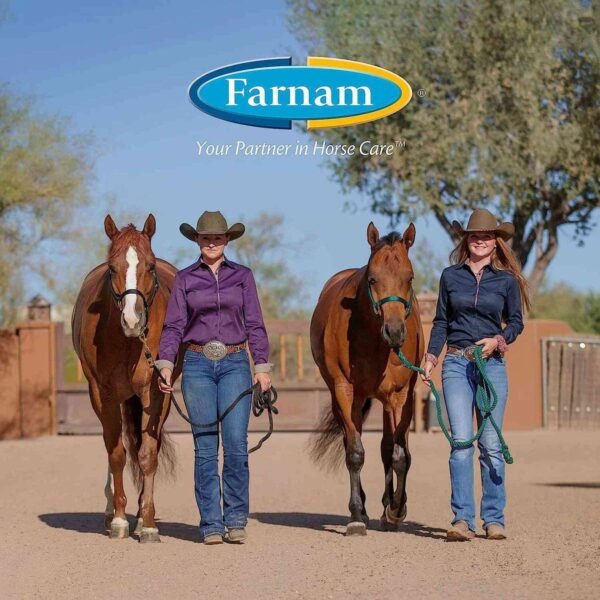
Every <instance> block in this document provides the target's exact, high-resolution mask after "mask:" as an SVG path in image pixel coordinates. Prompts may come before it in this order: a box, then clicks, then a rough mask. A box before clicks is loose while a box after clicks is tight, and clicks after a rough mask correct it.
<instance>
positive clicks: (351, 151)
mask: <svg viewBox="0 0 600 600" xmlns="http://www.w3.org/2000/svg"><path fill="white" fill-rule="evenodd" d="M196 146H197V151H198V156H355V155H362V156H392V154H394V153H395V152H399V151H402V150H404V149H405V148H406V140H396V141H394V142H390V143H384V144H377V143H374V142H373V141H372V140H365V141H364V142H361V143H360V144H327V143H326V142H321V141H315V142H312V143H305V142H301V141H300V140H297V141H296V142H295V143H293V144H267V143H266V142H265V143H262V144H249V143H246V142H244V141H243V140H237V141H236V142H234V143H232V144H211V143H209V142H207V141H204V142H201V141H196Z"/></svg>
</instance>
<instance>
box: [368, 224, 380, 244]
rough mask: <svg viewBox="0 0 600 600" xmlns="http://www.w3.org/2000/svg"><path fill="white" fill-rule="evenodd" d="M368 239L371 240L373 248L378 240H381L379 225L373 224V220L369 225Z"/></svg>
mask: <svg viewBox="0 0 600 600" xmlns="http://www.w3.org/2000/svg"><path fill="white" fill-rule="evenodd" d="M367 241H368V242H369V246H371V249H373V248H374V247H375V246H376V245H377V242H379V231H377V227H375V225H373V221H371V222H370V223H369V226H368V227H367Z"/></svg>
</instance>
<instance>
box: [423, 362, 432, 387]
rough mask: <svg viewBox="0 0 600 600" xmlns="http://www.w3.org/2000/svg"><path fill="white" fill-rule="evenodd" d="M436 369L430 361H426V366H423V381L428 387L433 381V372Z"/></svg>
mask: <svg viewBox="0 0 600 600" xmlns="http://www.w3.org/2000/svg"><path fill="white" fill-rule="evenodd" d="M434 367H435V365H434V364H433V363H432V362H431V361H430V360H426V361H425V364H424V365H423V371H425V372H424V373H421V379H422V380H423V381H424V382H425V383H426V384H427V385H429V381H430V379H431V371H433V369H434Z"/></svg>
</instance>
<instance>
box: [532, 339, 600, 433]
mask: <svg viewBox="0 0 600 600" xmlns="http://www.w3.org/2000/svg"><path fill="white" fill-rule="evenodd" d="M542 386H543V389H542V393H543V400H544V426H545V427H548V428H549V429H565V428H570V429H600V393H599V392H598V389H599V387H600V336H586V335H582V336H576V337H575V336H553V337H545V338H542Z"/></svg>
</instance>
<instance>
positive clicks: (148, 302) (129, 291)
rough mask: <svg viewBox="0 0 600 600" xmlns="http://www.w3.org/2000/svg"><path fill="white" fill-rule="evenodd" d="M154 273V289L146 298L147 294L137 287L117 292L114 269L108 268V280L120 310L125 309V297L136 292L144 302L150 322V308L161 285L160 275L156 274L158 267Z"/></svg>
mask: <svg viewBox="0 0 600 600" xmlns="http://www.w3.org/2000/svg"><path fill="white" fill-rule="evenodd" d="M152 273H153V278H154V285H153V286H152V291H151V292H150V296H149V297H148V299H146V296H145V295H144V293H143V292H140V290H138V289H137V288H131V289H127V290H125V291H124V292H121V293H120V294H119V292H117V291H116V290H115V286H114V285H113V280H112V271H111V270H110V269H108V282H109V285H110V293H111V295H112V297H113V299H114V301H115V303H116V304H117V306H118V307H119V310H123V306H122V303H123V298H125V296H127V295H128V294H134V295H136V296H139V297H140V298H141V299H142V302H143V303H144V311H145V313H146V322H148V309H149V308H150V307H151V306H152V303H153V302H154V298H155V297H156V293H157V292H158V287H159V285H158V276H157V275H156V269H155V270H154V271H153V272H152Z"/></svg>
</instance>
